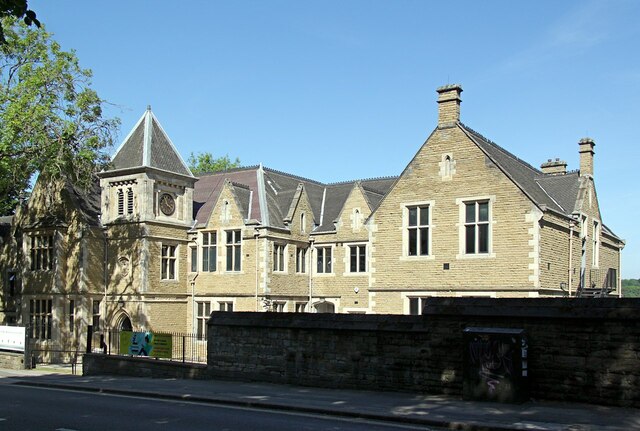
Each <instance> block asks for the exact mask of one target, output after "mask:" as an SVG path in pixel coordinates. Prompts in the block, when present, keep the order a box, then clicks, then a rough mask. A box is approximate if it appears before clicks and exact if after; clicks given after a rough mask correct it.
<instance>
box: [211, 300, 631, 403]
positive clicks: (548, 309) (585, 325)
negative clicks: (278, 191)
mask: <svg viewBox="0 0 640 431" xmlns="http://www.w3.org/2000/svg"><path fill="white" fill-rule="evenodd" d="M429 301H430V302H429V305H428V307H427V310H426V312H425V314H424V315H421V316H403V315H345V314H306V313H305V314H293V313H213V315H212V317H211V319H210V320H209V328H208V329H209V332H208V346H209V356H208V363H209V369H208V375H209V376H210V377H223V378H232V379H242V380H260V381H269V382H277V383H290V384H300V385H310V386H322V387H338V388H340V387H343V388H358V389H374V390H394V391H416V392H421V393H429V394H438V393H444V394H449V395H454V396H458V395H461V394H462V386H463V356H464V351H465V350H464V347H465V346H464V341H463V330H464V329H465V328H466V327H490V328H523V329H525V330H526V331H527V334H528V339H529V358H528V367H529V377H530V394H531V397H532V398H534V399H555V400H568V401H569V400H570V401H579V402H588V403H594V404H609V405H623V406H634V407H640V320H639V319H638V318H637V316H638V315H639V314H640V300H635V299H617V298H602V299H591V298H578V299H576V298H573V299H569V298H557V299H556V298H544V299H541V298H536V299H514V298H504V299H492V298H432V299H430V300H429Z"/></svg>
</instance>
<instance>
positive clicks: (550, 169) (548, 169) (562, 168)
mask: <svg viewBox="0 0 640 431" xmlns="http://www.w3.org/2000/svg"><path fill="white" fill-rule="evenodd" d="M540 169H541V170H542V173H543V174H550V175H564V174H566V173H567V162H565V161H564V160H560V159H555V160H551V159H549V160H548V161H547V162H545V163H543V164H541V165H540Z"/></svg>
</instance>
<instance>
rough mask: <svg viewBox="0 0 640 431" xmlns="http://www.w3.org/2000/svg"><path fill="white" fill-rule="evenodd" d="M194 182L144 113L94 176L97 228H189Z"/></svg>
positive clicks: (149, 114) (154, 120) (153, 118)
mask: <svg viewBox="0 0 640 431" xmlns="http://www.w3.org/2000/svg"><path fill="white" fill-rule="evenodd" d="M195 181H196V178H195V177H194V176H193V174H192V173H191V171H190V170H189V168H188V167H187V165H186V164H185V163H184V161H183V160H182V157H180V154H179V153H178V151H177V150H176V148H175V146H174V145H173V143H172V142H171V139H169V137H168V136H167V134H166V133H165V131H164V129H163V128H162V126H161V125H160V123H159V122H158V119H157V118H156V116H155V115H154V114H153V112H151V108H147V110H146V111H145V113H144V114H143V115H142V117H141V118H140V120H139V121H138V122H137V123H136V125H135V126H134V128H133V129H132V130H131V132H130V133H129V135H128V136H127V137H126V138H125V140H124V142H123V143H122V145H120V147H119V148H118V150H117V151H116V153H115V154H114V156H113V158H112V159H111V165H110V167H109V168H108V169H106V170H104V171H103V172H101V173H100V186H101V187H102V208H101V209H102V223H103V224H104V225H109V224H113V223H116V224H121V223H140V222H158V223H166V224H172V225H181V226H189V227H190V226H191V225H192V224H193V187H194V184H195Z"/></svg>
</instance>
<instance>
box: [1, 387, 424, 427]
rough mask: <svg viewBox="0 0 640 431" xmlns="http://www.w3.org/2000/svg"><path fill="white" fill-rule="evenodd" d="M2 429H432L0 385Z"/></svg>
mask: <svg viewBox="0 0 640 431" xmlns="http://www.w3.org/2000/svg"><path fill="white" fill-rule="evenodd" d="M0 429H2V430H16V431H17V430H20V431H26V430H45V431H46V430H51V431H68V430H78V431H82V430H87V431H89V430H91V431H93V430H181V431H182V430H224V431H234V430H238V431H240V430H242V431H245V430H260V431H287V430H296V431H298V430H308V431H315V430H331V431H340V430H354V431H359V430H362V431H365V430H366V431H384V430H388V431H391V430H394V431H398V430H418V429H420V430H426V429H429V428H425V427H424V426H421V427H418V426H407V425H393V424H388V423H376V422H372V421H364V420H353V419H341V418H332V417H327V416H320V415H307V414H296V413H286V412H282V411H278V412H276V411H267V410H260V409H252V408H240V407H223V406H214V405H211V404H208V405H205V404H199V403H190V402H184V401H169V400H158V399H150V398H142V397H131V396H116V395H106V394H99V393H98V394H96V393H86V392H76V391H68V390H58V389H46V388H32V387H22V386H16V385H7V384H0ZM430 429H432V430H435V428H430Z"/></svg>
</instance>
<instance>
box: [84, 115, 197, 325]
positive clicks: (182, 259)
mask: <svg viewBox="0 0 640 431" xmlns="http://www.w3.org/2000/svg"><path fill="white" fill-rule="evenodd" d="M99 177H100V187H101V223H102V226H103V228H104V233H105V244H104V246H105V265H106V266H105V294H104V296H103V297H101V298H99V300H100V301H104V302H103V304H104V305H101V307H103V308H102V310H101V311H102V312H103V313H104V315H105V321H106V323H107V325H109V326H111V327H119V326H120V323H119V322H131V325H132V327H133V328H134V329H145V330H159V329H161V330H170V329H171V328H170V327H167V328H164V329H162V326H159V325H166V324H168V323H167V322H170V319H169V320H167V316H166V315H164V316H161V314H168V315H169V316H175V317H176V318H178V316H183V317H182V319H183V320H184V318H185V317H184V316H186V314H187V311H188V310H187V309H186V305H185V304H186V303H187V297H188V288H189V280H188V276H187V262H188V256H189V255H188V252H189V251H190V246H191V244H190V242H189V236H188V232H189V231H190V230H191V229H192V227H193V225H194V221H193V190H194V185H195V182H196V181H197V178H195V177H194V176H193V174H192V173H191V171H190V170H189V168H188V166H187V165H186V164H185V162H184V160H183V159H182V157H180V154H179V153H178V151H177V150H176V148H175V146H174V145H173V143H172V142H171V139H169V136H168V135H167V134H166V133H165V131H164V129H163V128H162V126H161V125H160V122H159V121H158V119H157V118H156V116H155V115H154V114H153V112H151V108H147V110H146V111H145V113H144V114H143V115H142V117H141V118H140V120H138V122H137V123H136V125H135V126H134V127H133V129H132V130H131V132H130V133H129V134H128V135H127V137H126V138H125V140H124V142H123V143H122V145H120V147H119V148H118V149H117V151H116V153H115V154H114V155H113V157H112V159H111V163H110V165H109V167H108V168H107V169H105V170H104V171H102V172H100V174H99ZM96 300H98V298H96Z"/></svg>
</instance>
